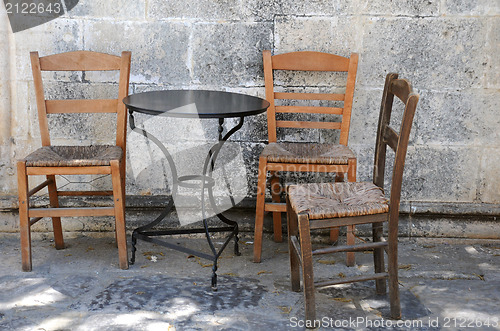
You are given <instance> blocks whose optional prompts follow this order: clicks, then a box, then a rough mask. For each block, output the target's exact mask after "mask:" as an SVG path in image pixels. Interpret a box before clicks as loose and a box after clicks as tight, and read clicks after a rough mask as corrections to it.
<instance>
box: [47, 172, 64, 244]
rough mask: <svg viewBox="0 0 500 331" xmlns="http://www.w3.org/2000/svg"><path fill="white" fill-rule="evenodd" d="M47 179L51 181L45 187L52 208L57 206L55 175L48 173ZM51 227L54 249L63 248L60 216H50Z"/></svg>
mask: <svg viewBox="0 0 500 331" xmlns="http://www.w3.org/2000/svg"><path fill="white" fill-rule="evenodd" d="M47 179H48V180H51V181H52V182H51V183H50V184H49V185H48V187H47V189H48V191H49V201H50V206H51V207H52V208H59V198H58V196H57V185H56V176H54V175H49V176H47ZM52 229H53V231H54V243H55V245H56V249H63V248H64V238H63V232H62V225H61V218H60V217H52Z"/></svg>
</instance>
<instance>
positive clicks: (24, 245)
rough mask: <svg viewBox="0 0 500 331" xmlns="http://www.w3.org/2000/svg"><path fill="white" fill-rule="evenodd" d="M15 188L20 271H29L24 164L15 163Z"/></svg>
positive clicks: (26, 183)
mask: <svg viewBox="0 0 500 331" xmlns="http://www.w3.org/2000/svg"><path fill="white" fill-rule="evenodd" d="M17 187H18V191H19V231H20V235H21V261H22V270H23V271H31V270H32V263H31V231H30V220H29V216H28V209H29V200H28V176H27V174H26V163H25V162H22V161H20V162H18V163H17Z"/></svg>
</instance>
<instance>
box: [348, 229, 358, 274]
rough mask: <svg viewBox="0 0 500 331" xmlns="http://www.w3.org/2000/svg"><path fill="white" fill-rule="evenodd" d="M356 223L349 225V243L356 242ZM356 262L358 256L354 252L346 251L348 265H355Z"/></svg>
mask: <svg viewBox="0 0 500 331" xmlns="http://www.w3.org/2000/svg"><path fill="white" fill-rule="evenodd" d="M354 229H355V227H354V225H349V226H347V245H349V246H350V245H354V244H355V243H356V240H355V238H356V237H355V236H354ZM355 264H356V258H355V256H354V252H347V253H346V265H347V266H348V267H353V266H354V265H355Z"/></svg>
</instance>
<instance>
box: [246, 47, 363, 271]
mask: <svg viewBox="0 0 500 331" xmlns="http://www.w3.org/2000/svg"><path fill="white" fill-rule="evenodd" d="M263 60H264V78H265V85H266V99H267V101H269V103H270V107H269V108H268V109H267V130H268V140H269V144H268V145H267V146H265V147H264V150H263V151H262V153H261V155H260V157H259V172H258V179H257V203H256V208H255V237H254V258H253V260H254V262H260V260H261V255H262V236H263V224H264V213H265V212H272V214H273V232H274V241H277V242H280V241H282V219H281V216H282V213H283V212H285V211H286V205H285V203H284V202H283V201H281V195H282V193H283V191H284V190H283V185H282V184H281V183H280V178H279V177H278V174H279V173H280V172H303V173H332V174H335V180H336V181H339V182H340V181H344V174H347V180H348V181H349V182H355V181H356V156H355V155H354V153H353V152H352V151H351V150H350V149H349V148H348V147H347V142H348V138H349V126H350V120H351V109H352V102H353V96H354V86H355V82H356V72H357V68H358V55H357V54H356V53H352V54H351V55H350V57H343V56H338V55H335V54H328V53H320V52H291V53H284V54H278V55H274V56H272V55H271V52H270V51H264V52H263ZM281 71H285V72H286V74H290V77H293V76H294V75H295V73H296V72H297V71H299V72H305V73H303V74H304V75H307V77H304V78H306V79H305V80H307V81H309V80H311V81H313V80H314V75H315V74H317V72H318V71H320V72H327V73H328V75H329V77H330V78H329V80H331V83H332V85H334V86H335V87H334V86H332V87H331V88H329V89H331V90H330V91H326V92H329V93H317V90H318V89H319V90H321V89H323V87H321V88H318V86H301V87H300V88H299V89H298V90H299V91H301V92H295V90H297V86H296V84H297V83H296V82H292V83H291V84H289V85H290V86H286V87H285V86H275V80H274V75H275V74H276V75H279V74H280V72H281ZM301 74H302V73H301ZM342 80H344V82H345V84H339V83H338V82H340V81H342ZM335 81H336V82H337V83H334V82H335ZM276 82H277V83H276V85H284V84H282V83H281V82H280V80H278V79H277V80H276ZM299 84H300V85H303V83H302V82H300V83H299ZM311 85H314V84H311ZM339 85H343V86H342V87H341V88H345V90H344V91H342V92H343V93H332V92H333V91H335V89H336V88H340V86H339ZM275 87H276V88H275ZM283 90H284V92H283ZM302 91H305V92H302ZM313 91H314V92H313ZM318 101H319V102H318ZM297 116H298V118H297ZM318 117H319V118H318ZM282 129H283V130H284V129H301V130H304V131H305V130H308V129H319V130H325V131H326V130H329V131H332V130H334V131H337V130H338V131H339V132H340V135H339V139H338V144H333V143H302V142H287V141H278V130H282ZM325 131H320V132H325ZM268 173H269V180H268ZM266 183H270V189H271V197H272V202H266V201H265V191H266ZM353 232H354V228H353V227H351V228H348V229H347V241H348V242H349V243H352V242H354V233H353ZM338 234H339V230H338V228H337V229H332V230H331V231H330V240H331V241H332V242H336V241H337V239H338ZM354 262H355V261H354V253H348V259H347V265H354Z"/></svg>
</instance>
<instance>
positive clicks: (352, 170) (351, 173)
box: [346, 159, 357, 267]
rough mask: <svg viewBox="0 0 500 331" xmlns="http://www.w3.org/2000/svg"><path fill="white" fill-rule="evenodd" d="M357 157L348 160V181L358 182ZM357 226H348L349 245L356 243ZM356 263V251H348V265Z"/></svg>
mask: <svg viewBox="0 0 500 331" xmlns="http://www.w3.org/2000/svg"><path fill="white" fill-rule="evenodd" d="M356 166H357V163H356V159H349V160H348V161H347V181H348V182H356ZM355 233H356V226H355V225H351V226H348V227H347V245H354V244H355V243H356V236H355ZM355 264H356V257H355V253H354V252H347V253H346V265H347V266H348V267H352V266H354V265H355Z"/></svg>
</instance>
